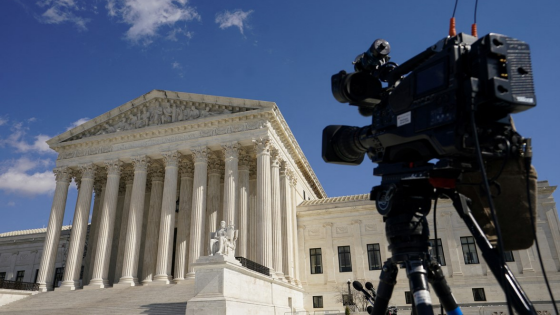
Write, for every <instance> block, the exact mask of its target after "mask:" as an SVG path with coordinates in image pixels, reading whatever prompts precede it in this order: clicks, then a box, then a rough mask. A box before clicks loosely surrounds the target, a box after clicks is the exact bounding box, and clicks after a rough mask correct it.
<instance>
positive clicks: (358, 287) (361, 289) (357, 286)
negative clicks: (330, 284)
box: [352, 281, 364, 291]
mask: <svg viewBox="0 0 560 315" xmlns="http://www.w3.org/2000/svg"><path fill="white" fill-rule="evenodd" d="M352 286H353V287H354V289H356V290H358V291H363V290H364V287H363V286H362V284H361V283H360V281H354V282H352Z"/></svg>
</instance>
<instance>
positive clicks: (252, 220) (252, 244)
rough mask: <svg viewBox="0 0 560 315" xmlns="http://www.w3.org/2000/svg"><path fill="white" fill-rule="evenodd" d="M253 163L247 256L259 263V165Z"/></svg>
mask: <svg viewBox="0 0 560 315" xmlns="http://www.w3.org/2000/svg"><path fill="white" fill-rule="evenodd" d="M254 162H255V163H251V168H250V170H249V220H248V221H249V232H248V236H247V242H248V244H249V246H248V248H247V254H248V255H249V259H250V260H252V261H255V262H256V261H257V163H256V161H254Z"/></svg>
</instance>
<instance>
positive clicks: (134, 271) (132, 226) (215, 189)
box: [37, 139, 299, 291]
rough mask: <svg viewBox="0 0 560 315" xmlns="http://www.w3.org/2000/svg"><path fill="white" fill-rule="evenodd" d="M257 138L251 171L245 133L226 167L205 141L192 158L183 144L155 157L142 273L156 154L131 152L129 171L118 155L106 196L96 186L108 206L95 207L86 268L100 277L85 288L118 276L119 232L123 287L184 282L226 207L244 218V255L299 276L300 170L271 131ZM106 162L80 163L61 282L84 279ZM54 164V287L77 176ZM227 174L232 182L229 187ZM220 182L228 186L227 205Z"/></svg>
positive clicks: (47, 273)
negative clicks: (159, 160) (99, 177)
mask: <svg viewBox="0 0 560 315" xmlns="http://www.w3.org/2000/svg"><path fill="white" fill-rule="evenodd" d="M254 143H255V146H254V148H255V153H256V157H257V158H256V172H255V173H256V174H255V173H253V174H251V169H252V168H251V155H250V154H248V152H247V151H246V148H245V149H243V148H241V146H240V145H239V144H238V143H236V142H232V143H228V144H225V145H223V153H224V159H223V162H224V164H225V170H224V171H221V168H220V167H217V166H218V165H220V164H221V161H219V160H216V158H215V156H213V154H212V152H211V151H210V150H209V149H208V148H206V147H198V148H192V149H191V152H192V154H191V155H192V159H187V158H184V157H183V158H182V157H181V154H180V153H178V152H177V151H173V152H165V153H163V161H164V169H161V168H160V169H158V168H157V166H156V167H155V168H153V170H152V173H151V175H152V176H151V192H150V194H151V195H150V198H149V200H150V204H149V207H148V210H147V211H148V216H147V219H148V222H147V224H146V226H147V228H146V231H145V233H146V235H145V236H146V237H145V244H144V255H143V257H142V259H143V261H142V275H140V277H141V279H140V280H139V279H138V267H139V260H140V259H141V258H140V246H141V237H142V226H143V218H144V208H145V205H144V203H145V200H146V198H145V197H146V196H145V194H146V191H147V186H148V185H149V184H150V183H148V167H149V165H150V164H151V161H150V159H149V158H148V157H146V156H138V157H134V158H132V164H133V170H130V172H127V171H123V163H122V162H121V161H119V160H114V161H108V162H105V169H106V171H107V173H106V180H105V181H103V182H104V183H102V182H101V185H102V188H101V196H100V198H98V196H99V188H96V194H95V196H96V198H95V203H96V205H94V210H95V209H99V210H98V211H94V213H93V216H92V228H91V231H90V240H89V241H88V252H89V253H88V256H87V258H86V259H91V261H89V264H87V263H86V265H87V266H89V268H88V269H87V270H85V271H84V273H85V274H88V279H91V280H90V281H89V285H87V286H85V287H84V288H105V287H107V286H109V285H110V283H109V265H110V263H111V259H110V256H111V248H112V245H113V244H112V242H113V239H115V240H117V241H118V244H119V246H118V250H117V251H116V253H117V258H116V259H114V260H113V263H114V264H115V265H116V266H115V286H127V287H128V286H137V285H140V282H142V284H149V283H152V282H153V283H160V284H169V283H171V282H172V281H173V280H174V281H175V282H180V281H181V280H184V279H189V278H194V269H193V267H192V265H193V263H194V262H196V260H197V259H198V258H199V257H200V256H204V255H206V254H207V253H205V249H206V248H207V244H206V243H207V242H208V235H209V233H210V232H212V231H214V230H215V229H216V226H217V223H218V215H220V216H221V218H222V219H223V220H224V221H226V222H227V223H228V224H235V225H236V228H237V229H238V230H239V239H238V247H237V256H242V257H246V258H249V259H251V260H255V261H256V262H257V263H259V264H261V265H264V266H266V267H268V268H270V269H272V271H273V276H274V277H277V278H280V279H284V280H286V281H289V282H291V283H293V284H297V285H299V282H298V280H297V279H298V276H297V274H296V272H297V270H298V268H297V266H296V265H297V235H296V234H295V233H296V229H295V226H297V223H296V222H295V221H296V220H295V218H296V216H295V210H296V209H295V198H294V197H293V196H295V184H296V181H295V176H293V174H294V173H293V172H292V171H291V170H289V169H288V168H287V167H286V165H285V164H286V163H285V162H282V161H281V157H280V155H279V153H278V151H277V150H275V149H274V148H272V147H271V145H270V141H269V140H268V139H259V140H256V141H254ZM152 164H156V163H152ZM100 169H101V168H100V167H98V166H96V165H94V164H88V165H81V166H79V167H78V171H79V174H78V175H75V180H76V182H77V183H79V189H78V190H79V193H78V200H77V203H76V209H75V214H74V221H73V225H72V232H71V237H70V246H69V250H68V258H67V261H66V266H65V270H64V277H63V282H62V285H61V289H71V290H73V289H76V288H78V287H79V279H80V271H81V266H82V258H83V256H84V252H83V251H84V243H85V238H86V233H87V227H88V219H89V210H90V207H91V200H92V193H93V190H94V184H98V183H96V181H95V175H96V172H98V173H99V171H100ZM54 173H55V175H56V189H55V194H54V199H53V205H52V208H51V216H50V219H49V225H48V228H47V235H46V239H45V244H44V251H43V253H44V254H43V257H42V259H41V266H40V269H39V275H38V281H37V282H38V283H39V285H40V290H41V291H46V290H49V289H51V288H50V286H51V285H52V277H53V273H54V263H55V259H56V249H57V247H58V241H59V238H60V230H61V227H62V218H63V216H64V208H65V204H66V198H67V194H68V187H69V183H70V181H71V178H72V175H73V174H72V171H71V170H70V169H69V168H67V167H64V168H57V169H55V170H54ZM222 174H223V176H224V179H223V188H222V189H220V185H221V176H222ZM251 175H256V176H251ZM121 178H122V179H123V181H124V183H125V189H124V190H125V193H124V204H123V203H122V201H121V204H122V207H123V213H122V215H121V222H120V229H115V217H116V213H117V204H118V198H119V185H120V183H121ZM179 179H180V180H179ZM98 182H99V181H98ZM178 182H179V183H180V184H179V185H180V186H179V187H178V186H177V184H178ZM147 184H148V185H147ZM178 188H179V189H178ZM177 191H179V200H180V204H179V214H178V218H177V222H178V224H177V242H176V253H175V254H176V255H175V256H176V259H175V274H174V277H172V275H171V274H170V273H171V266H172V260H171V253H172V252H173V236H174V227H175V208H176V200H177ZM220 191H223V201H222V202H223V204H222V205H220V198H219V196H220ZM97 207H98V208H97ZM220 209H221V210H222V212H221V213H219V210H220ZM115 230H117V231H120V232H119V233H118V234H119V235H113V231H115ZM117 282H118V283H117Z"/></svg>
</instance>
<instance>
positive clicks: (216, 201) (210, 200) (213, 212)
mask: <svg viewBox="0 0 560 315" xmlns="http://www.w3.org/2000/svg"><path fill="white" fill-rule="evenodd" d="M221 166H222V161H221V159H220V158H219V157H218V156H217V155H216V154H212V155H211V156H209V158H208V191H207V193H206V222H207V223H206V233H205V236H204V239H205V241H204V248H205V249H206V250H205V251H204V252H203V253H204V254H203V255H209V254H210V252H209V251H210V250H209V248H208V247H209V243H210V239H209V238H210V232H213V231H216V228H217V227H218V212H219V211H220V204H221V203H220V201H221V200H220V190H221V189H220V188H221V187H220V186H221V185H220V184H221V183H220V180H221V177H222V167H221Z"/></svg>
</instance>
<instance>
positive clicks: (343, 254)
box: [338, 246, 352, 272]
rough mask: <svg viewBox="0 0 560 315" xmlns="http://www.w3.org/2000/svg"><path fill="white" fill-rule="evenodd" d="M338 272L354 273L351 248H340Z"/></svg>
mask: <svg viewBox="0 0 560 315" xmlns="http://www.w3.org/2000/svg"><path fill="white" fill-rule="evenodd" d="M338 271H340V272H350V271H352V259H351V257H350V246H338Z"/></svg>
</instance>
